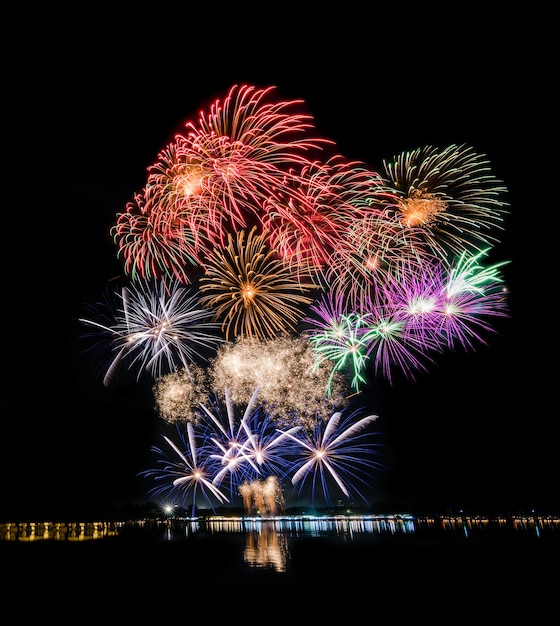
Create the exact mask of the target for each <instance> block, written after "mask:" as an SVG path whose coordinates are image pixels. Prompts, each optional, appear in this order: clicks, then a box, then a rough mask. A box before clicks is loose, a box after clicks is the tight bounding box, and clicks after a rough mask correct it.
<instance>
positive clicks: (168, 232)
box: [111, 186, 210, 284]
mask: <svg viewBox="0 0 560 626" xmlns="http://www.w3.org/2000/svg"><path fill="white" fill-rule="evenodd" d="M162 196H163V192H162V190H161V189H159V188H158V187H150V186H147V187H145V188H144V189H143V190H142V192H140V193H137V194H135V195H134V198H133V200H131V201H129V202H128V203H127V205H126V210H125V212H123V213H119V214H117V221H116V224H115V225H114V226H113V227H112V228H111V236H112V237H113V240H114V242H115V244H116V246H117V255H118V256H119V257H120V258H122V260H123V269H124V273H125V274H126V275H127V276H130V277H131V278H132V279H133V280H138V279H140V280H143V279H145V280H158V281H170V280H171V281H173V280H177V281H179V282H180V283H183V284H189V283H192V282H194V280H195V278H196V276H197V275H198V274H199V273H200V269H199V267H200V265H201V263H202V262H203V259H204V256H205V254H206V253H207V251H208V250H209V249H210V244H209V243H208V242H207V241H206V240H205V239H204V233H203V232H200V231H199V230H197V229H193V228H191V224H190V223H189V221H188V220H187V219H186V216H185V215H183V214H181V213H178V212H176V211H166V210H165V208H164V207H165V198H164V197H162Z"/></svg>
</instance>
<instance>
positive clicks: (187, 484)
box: [140, 422, 229, 516]
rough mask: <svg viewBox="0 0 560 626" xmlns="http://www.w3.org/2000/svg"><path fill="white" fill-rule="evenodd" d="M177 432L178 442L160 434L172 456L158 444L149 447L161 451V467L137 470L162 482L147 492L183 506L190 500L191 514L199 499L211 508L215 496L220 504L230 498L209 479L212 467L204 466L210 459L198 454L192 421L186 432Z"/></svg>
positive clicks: (142, 474)
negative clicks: (176, 501)
mask: <svg viewBox="0 0 560 626" xmlns="http://www.w3.org/2000/svg"><path fill="white" fill-rule="evenodd" d="M178 436H179V439H180V442H181V443H180V445H177V444H175V443H174V442H173V441H172V440H171V439H170V438H169V437H167V436H165V435H164V436H163V438H164V439H165V441H166V442H167V444H168V445H169V447H170V448H171V450H172V451H173V452H174V453H175V455H174V457H173V458H171V457H170V455H169V453H167V452H165V451H163V450H162V449H161V448H158V447H156V446H154V447H153V448H152V450H153V451H154V452H156V453H158V454H159V455H160V457H161V458H160V460H159V462H160V464H161V465H163V467H161V468H158V469H152V470H145V471H143V472H140V476H144V477H154V478H155V481H156V482H157V483H159V482H161V484H157V485H156V486H155V487H153V488H152V489H150V490H149V491H148V495H150V496H154V497H159V498H163V497H169V498H170V499H172V501H175V500H178V501H179V502H180V504H181V505H182V506H185V505H186V504H187V503H188V502H189V500H190V506H191V513H192V515H193V516H194V515H195V514H196V507H197V504H198V503H199V502H202V501H204V502H206V503H207V504H209V505H210V507H211V508H212V510H215V504H216V500H217V501H218V503H220V504H224V503H226V502H229V500H228V498H227V496H226V495H225V494H224V493H223V492H222V491H221V490H220V489H219V488H218V487H216V486H215V485H214V484H213V483H212V482H211V480H210V472H211V470H208V469H207V468H208V466H211V465H212V463H210V462H209V461H210V459H208V458H207V457H205V456H204V455H200V454H199V452H198V448H197V444H196V437H195V432H194V427H193V425H192V424H191V423H190V422H189V423H187V425H186V432H182V431H180V430H178ZM162 481H163V482H162Z"/></svg>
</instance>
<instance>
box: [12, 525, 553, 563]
mask: <svg viewBox="0 0 560 626" xmlns="http://www.w3.org/2000/svg"><path fill="white" fill-rule="evenodd" d="M134 529H136V530H142V531H146V532H148V533H150V534H151V535H152V536H155V537H157V538H158V539H162V540H164V541H176V540H181V539H187V538H188V537H190V536H193V535H195V534H197V533H205V534H223V533H236V534H243V535H245V536H246V538H247V550H246V551H247V554H248V559H249V560H250V559H254V560H255V561H258V558H260V557H257V556H256V555H257V554H266V553H267V551H270V552H272V553H274V555H273V556H271V557H270V561H271V562H275V561H276V560H277V553H278V552H280V553H282V552H283V551H285V550H286V541H287V540H288V539H290V538H293V537H343V538H345V539H348V540H352V539H353V538H354V537H356V536H363V535H368V534H372V535H407V534H425V533H427V532H432V533H433V532H437V533H438V534H439V535H442V534H443V535H463V536H465V537H469V536H470V535H471V534H475V535H479V536H480V534H481V533H485V532H496V531H498V532H500V531H509V532H514V533H519V534H528V535H533V536H536V537H541V536H542V535H543V534H545V535H549V534H550V533H552V532H554V533H555V534H556V533H560V517H558V516H554V515H537V514H531V515H518V516H501V517H500V516H499V517H492V518H489V517H484V516H478V515H477V516H470V515H463V514H461V515H455V516H453V515H440V516H416V515H412V514H391V515H340V516H338V515H334V516H312V515H302V516H271V517H259V516H251V517H249V516H242V517H240V516H232V517H228V516H203V517H192V518H190V517H172V518H168V519H164V520H156V519H142V520H132V521H126V522H122V521H113V522H105V521H93V522H92V521H90V522H64V523H62V522H4V523H2V522H0V541H24V542H31V541H39V540H50V541H69V542H73V541H88V540H94V539H104V538H107V537H115V536H120V535H124V534H126V533H127V532H130V531H131V530H134ZM250 555H253V556H250Z"/></svg>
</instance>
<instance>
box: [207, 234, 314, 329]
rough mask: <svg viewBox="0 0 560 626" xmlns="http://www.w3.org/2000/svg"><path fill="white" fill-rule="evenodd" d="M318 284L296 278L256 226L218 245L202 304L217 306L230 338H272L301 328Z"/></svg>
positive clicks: (229, 237) (208, 260)
mask: <svg viewBox="0 0 560 626" xmlns="http://www.w3.org/2000/svg"><path fill="white" fill-rule="evenodd" d="M313 287H314V285H313V284H312V283H311V282H309V283H304V282H302V281H301V280H295V279H294V278H293V276H292V274H291V273H290V271H289V269H288V268H287V267H286V266H285V265H284V264H283V262H282V261H281V260H280V259H278V258H277V257H276V256H275V252H274V251H273V250H271V249H270V248H268V247H267V245H266V242H265V238H264V236H263V235H261V234H257V233H256V228H255V227H253V228H252V229H251V231H250V232H249V234H248V235H246V232H245V231H244V230H242V231H240V232H239V233H237V237H236V238H235V239H234V238H233V236H232V235H231V234H230V235H228V245H227V246H226V247H225V248H216V249H215V250H214V252H213V253H212V254H211V255H210V256H209V257H208V259H207V261H206V263H205V274H204V276H203V277H202V278H201V279H200V290H201V291H202V292H203V293H204V294H206V295H203V296H202V298H201V305H202V306H207V307H210V308H212V309H214V310H215V312H216V315H215V319H216V320H221V322H222V331H223V332H224V333H225V336H226V340H231V339H234V338H236V337H247V338H249V339H269V338H273V337H276V336H278V335H280V334H289V333H290V332H293V331H295V329H296V328H297V325H298V323H299V322H300V320H301V319H302V318H303V315H304V312H303V311H302V307H304V306H307V305H308V304H310V303H311V302H312V301H313V298H312V297H310V296H309V295H306V294H307V293H308V292H309V290H310V289H312V288H313Z"/></svg>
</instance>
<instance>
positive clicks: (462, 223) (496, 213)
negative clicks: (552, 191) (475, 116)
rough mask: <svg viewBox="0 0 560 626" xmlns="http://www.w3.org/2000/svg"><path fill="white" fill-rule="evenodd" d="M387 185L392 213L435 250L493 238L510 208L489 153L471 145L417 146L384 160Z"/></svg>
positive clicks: (472, 246) (456, 249)
mask: <svg viewBox="0 0 560 626" xmlns="http://www.w3.org/2000/svg"><path fill="white" fill-rule="evenodd" d="M383 165H384V170H385V176H386V179H387V186H388V188H389V189H391V190H392V191H393V192H394V194H395V195H396V196H397V198H398V201H397V203H396V204H395V205H394V207H393V210H394V212H393V214H392V219H393V220H394V221H395V223H399V224H400V225H401V226H403V227H404V229H403V230H402V231H401V234H402V235H403V236H404V237H405V238H407V234H406V233H414V235H415V237H417V236H419V237H420V239H422V240H423V242H424V243H425V245H426V246H427V247H428V248H429V249H430V250H431V251H432V253H433V254H434V255H435V256H439V257H441V258H446V257H447V256H448V255H449V254H452V255H458V254H462V252H463V251H465V250H468V251H470V252H477V251H479V250H480V249H481V246H482V247H487V246H488V245H493V244H494V243H496V242H497V241H498V239H497V237H496V233H497V232H499V231H501V230H503V220H504V217H505V216H506V215H507V213H508V211H509V205H508V202H507V201H506V199H505V196H506V193H507V189H506V187H505V186H504V184H503V183H502V181H500V180H499V179H498V178H496V177H495V176H494V175H493V174H492V172H491V168H490V164H489V161H488V159H487V158H486V156H485V155H483V154H478V153H476V152H475V151H474V150H473V149H472V148H471V147H470V146H467V145H459V146H458V145H455V144H452V145H450V146H448V147H446V148H444V149H443V150H438V149H437V148H434V147H433V146H426V147H425V148H419V149H417V150H414V151H412V152H405V153H402V154H400V155H398V156H395V157H394V159H393V162H392V163H389V162H387V161H384V163H383Z"/></svg>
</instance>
